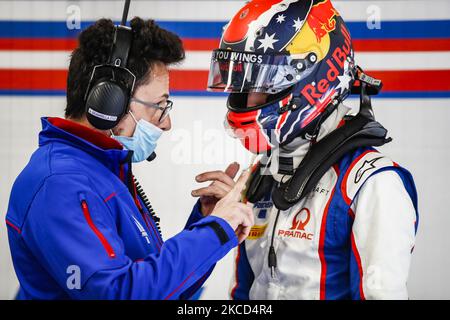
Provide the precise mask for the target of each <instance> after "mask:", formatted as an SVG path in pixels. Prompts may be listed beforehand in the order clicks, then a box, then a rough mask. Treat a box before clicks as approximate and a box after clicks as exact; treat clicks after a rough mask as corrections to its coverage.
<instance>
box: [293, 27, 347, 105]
mask: <svg viewBox="0 0 450 320" xmlns="http://www.w3.org/2000/svg"><path fill="white" fill-rule="evenodd" d="M341 31H342V34H343V35H344V39H345V41H344V44H343V45H342V46H340V47H336V48H335V49H334V51H333V53H332V54H331V57H329V58H328V59H327V60H326V61H325V63H326V65H327V66H328V69H327V71H326V77H325V78H323V79H321V80H320V81H319V82H318V83H308V84H307V85H305V87H304V88H303V89H302V91H301V93H302V95H303V96H304V97H305V98H306V100H307V101H308V103H309V104H310V105H311V106H314V105H316V104H317V102H318V101H319V100H320V99H321V98H322V96H323V95H324V94H325V93H326V92H328V90H329V89H330V84H332V83H333V82H335V81H336V80H337V78H338V76H340V75H342V74H343V71H344V66H345V61H346V60H347V57H348V56H349V54H350V52H351V38H350V34H349V32H348V30H347V29H346V28H345V26H344V25H341Z"/></svg>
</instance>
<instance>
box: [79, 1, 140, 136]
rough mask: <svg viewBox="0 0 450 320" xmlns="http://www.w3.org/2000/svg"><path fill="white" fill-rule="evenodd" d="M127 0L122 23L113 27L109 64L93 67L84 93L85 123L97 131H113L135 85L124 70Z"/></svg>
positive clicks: (127, 46) (128, 33)
mask: <svg viewBox="0 0 450 320" xmlns="http://www.w3.org/2000/svg"><path fill="white" fill-rule="evenodd" d="M129 7H130V0H126V1H125V7H124V11H123V16H122V22H121V24H120V25H118V26H116V27H115V32H114V41H113V45H112V47H111V53H110V56H109V61H107V62H106V63H105V64H102V65H97V66H95V67H94V69H93V71H92V73H91V78H90V81H89V85H88V88H87V91H86V94H85V98H84V100H85V111H86V117H87V119H88V121H89V122H90V123H91V124H92V125H93V126H94V127H95V128H97V129H100V130H108V129H112V128H114V127H115V126H116V125H117V124H118V123H119V121H120V120H121V119H122V117H123V116H124V115H125V114H126V113H127V111H128V106H129V103H130V98H131V95H132V93H133V89H134V84H135V82H136V77H135V75H134V74H133V73H132V72H131V71H130V70H128V69H127V63H128V54H129V52H130V48H131V44H132V39H133V33H132V30H131V28H129V27H127V26H126V21H127V16H128V9H129Z"/></svg>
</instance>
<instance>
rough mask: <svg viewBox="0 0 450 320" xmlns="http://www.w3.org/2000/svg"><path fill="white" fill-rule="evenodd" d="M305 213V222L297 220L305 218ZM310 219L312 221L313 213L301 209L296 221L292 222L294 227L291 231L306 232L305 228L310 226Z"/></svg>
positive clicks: (295, 218)
mask: <svg viewBox="0 0 450 320" xmlns="http://www.w3.org/2000/svg"><path fill="white" fill-rule="evenodd" d="M303 213H306V217H305V220H304V221H302V220H297V219H299V218H301V217H302V216H304V214H303ZM309 219H311V212H309V209H307V208H303V209H301V210H300V211H299V212H298V213H297V214H296V215H295V217H294V220H292V227H291V229H290V230H301V231H305V226H306V225H307V224H308V222H309Z"/></svg>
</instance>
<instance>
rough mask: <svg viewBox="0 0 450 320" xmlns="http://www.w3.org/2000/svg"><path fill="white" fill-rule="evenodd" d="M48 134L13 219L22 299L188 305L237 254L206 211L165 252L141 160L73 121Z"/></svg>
mask: <svg viewBox="0 0 450 320" xmlns="http://www.w3.org/2000/svg"><path fill="white" fill-rule="evenodd" d="M42 126H43V129H42V131H41V133H40V134H39V148H38V149H37V150H36V151H35V152H34V154H33V155H32V157H31V159H30V161H29V163H28V164H27V166H26V167H25V168H24V170H23V171H22V172H21V174H20V175H19V176H18V177H17V179H16V181H15V183H14V185H13V188H12V192H11V196H10V201H9V206H8V212H7V215H6V224H7V226H8V236H9V244H10V249H11V255H12V259H13V263H14V268H15V271H16V274H17V277H18V279H19V282H20V290H19V293H18V296H17V298H18V299H188V298H190V297H191V296H192V295H193V294H194V293H195V292H196V291H197V290H198V289H199V288H200V286H201V285H202V284H203V282H204V281H205V280H206V278H207V277H208V276H209V274H210V272H211V271H212V268H213V267H214V265H215V263H216V262H217V261H218V260H220V259H221V258H222V257H224V256H225V255H226V254H227V253H228V252H229V251H230V250H231V249H232V248H233V247H235V246H236V245H237V238H236V235H235V233H234V231H233V230H232V228H231V227H230V225H229V224H228V223H227V222H226V221H224V220H223V219H220V218H218V217H206V218H203V217H202V215H201V213H200V211H199V204H197V205H196V206H195V207H194V210H193V212H192V214H191V216H190V218H189V220H188V223H187V225H186V228H185V229H184V230H183V231H181V232H180V233H178V234H177V235H176V236H174V237H172V238H170V239H169V240H167V241H165V242H164V241H163V239H162V237H161V235H160V234H159V232H158V227H157V225H156V223H155V219H154V217H153V215H152V214H151V213H149V211H148V210H147V208H146V207H145V205H144V202H143V201H142V199H141V198H140V197H139V195H138V193H137V192H136V186H135V185H134V183H133V179H132V173H131V161H130V159H131V151H126V150H123V149H122V146H121V145H120V144H119V143H118V142H116V141H115V140H113V139H111V138H108V137H106V136H104V135H102V134H100V133H98V132H96V131H94V130H91V129H88V128H86V127H84V126H81V125H79V124H76V123H74V122H72V121H68V120H64V119H60V118H42Z"/></svg>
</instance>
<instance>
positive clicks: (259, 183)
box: [246, 68, 392, 210]
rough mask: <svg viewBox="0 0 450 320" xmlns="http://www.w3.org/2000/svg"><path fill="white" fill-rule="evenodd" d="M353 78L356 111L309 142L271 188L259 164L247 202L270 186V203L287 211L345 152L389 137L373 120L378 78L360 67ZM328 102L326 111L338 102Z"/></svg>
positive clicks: (389, 139) (270, 179) (262, 194)
mask: <svg viewBox="0 0 450 320" xmlns="http://www.w3.org/2000/svg"><path fill="white" fill-rule="evenodd" d="M357 80H359V83H360V85H359V86H354V87H353V88H352V93H359V94H360V110H359V112H358V114H357V115H356V116H354V117H352V118H351V119H350V120H348V121H346V123H345V124H344V125H343V126H342V127H340V128H338V129H336V130H334V131H333V132H331V133H330V134H328V135H327V136H325V137H324V138H323V139H322V140H320V141H319V142H317V143H313V144H312V145H311V147H310V149H309V151H308V152H307V154H306V155H305V157H304V158H303V160H302V162H301V163H300V165H299V166H298V168H296V169H295V172H293V175H292V177H291V178H290V179H289V180H288V181H286V182H282V183H280V184H279V185H278V186H276V187H275V188H273V187H274V183H275V180H274V179H273V177H272V176H271V175H270V174H264V172H267V171H268V170H266V169H267V168H268V166H269V165H270V163H268V164H266V165H265V166H264V165H262V164H261V163H259V164H258V165H257V167H256V168H255V170H254V171H253V174H252V176H251V177H250V182H249V184H248V188H247V194H246V199H247V200H248V201H249V202H251V203H255V202H257V201H259V200H261V199H262V198H263V197H264V196H265V195H266V194H267V193H268V192H270V190H272V189H273V192H272V200H273V202H274V205H275V206H276V207H277V208H278V209H280V210H288V209H289V208H291V207H292V206H294V205H295V204H296V203H298V202H299V201H300V200H301V199H303V198H304V197H305V196H306V195H307V194H308V193H309V192H310V191H311V190H312V189H313V188H314V187H315V186H316V185H317V183H318V182H319V180H320V179H321V178H322V176H323V175H324V174H325V173H326V172H327V171H328V170H329V169H330V168H331V167H332V166H333V165H334V164H335V163H337V162H338V161H339V159H341V158H342V157H343V156H344V155H345V154H346V153H348V152H351V151H352V150H355V149H357V148H360V147H365V146H375V147H377V146H382V145H384V144H386V143H388V142H390V141H391V140H392V139H391V138H386V135H387V130H386V129H385V128H384V127H383V126H382V125H381V124H380V123H378V122H376V121H375V119H374V115H373V110H372V103H371V98H370V95H374V94H378V93H379V91H380V90H381V88H382V83H381V81H380V80H377V79H374V78H372V77H370V76H368V75H366V74H365V73H364V72H363V71H362V70H361V69H360V68H358V72H357ZM332 103H333V105H334V107H333V108H328V109H330V111H329V113H331V112H332V111H333V110H334V109H335V108H336V107H337V106H338V105H339V102H332ZM329 113H328V114H329ZM324 118H326V116H324ZM319 127H320V125H319Z"/></svg>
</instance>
